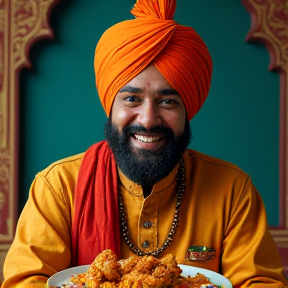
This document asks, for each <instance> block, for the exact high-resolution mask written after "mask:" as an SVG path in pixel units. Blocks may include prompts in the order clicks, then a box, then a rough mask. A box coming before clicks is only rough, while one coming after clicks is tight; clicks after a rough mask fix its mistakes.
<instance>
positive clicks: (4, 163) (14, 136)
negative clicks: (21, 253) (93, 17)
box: [0, 0, 60, 283]
mask: <svg viewBox="0 0 288 288" xmlns="http://www.w3.org/2000/svg"><path fill="white" fill-rule="evenodd" d="M58 2H60V0H13V1H12V0H0V267H1V269H0V283H1V279H2V277H3V275H2V274H1V273H2V263H3V260H4V257H5V255H6V253H7V250H8V248H9V246H10V244H11V242H12V240H13V237H14V231H15V226H16V221H17V218H18V217H17V216H18V211H17V206H18V205H17V204H18V196H17V194H18V158H19V157H18V156H19V155H18V146H19V144H18V143H19V123H18V121H19V73H20V71H21V69H22V68H24V67H28V68H29V67H31V64H30V61H29V51H30V48H31V47H32V45H33V44H34V43H35V42H37V41H38V40H40V39H44V38H49V39H52V38H53V36H54V35H53V31H52V30H51V28H50V26H49V16H50V12H51V11H52V9H53V8H54V6H55V5H56V4H57V3H58Z"/></svg>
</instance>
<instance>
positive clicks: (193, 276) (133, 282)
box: [47, 249, 232, 288]
mask: <svg viewBox="0 0 288 288" xmlns="http://www.w3.org/2000/svg"><path fill="white" fill-rule="evenodd" d="M47 286H48V287H49V288H98V287H101V288H130V287H143V288H164V287H169V288H172V287H173V288H200V287H201V288H205V287H207V288H216V287H221V288H232V284H231V282H230V280H229V279H227V278H226V277H224V276H223V275H221V274H219V273H216V272H214V271H211V270H207V269H203V268H198V267H194V266H188V265H182V264H178V263H177V261H176V259H175V257H174V256H173V255H171V254H167V255H165V256H164V257H162V258H159V259H158V258H155V257H154V256H151V255H150V256H148V255H146V256H141V257H140V256H133V257H129V258H128V259H120V260H118V259H117V257H116V255H115V254H114V253H113V252H112V251H111V250H109V249H107V250H104V251H103V252H101V253H100V254H99V255H98V256H97V257H96V258H95V260H94V261H93V263H92V264H91V265H82V266H77V267H72V268H68V269H65V270H63V271H60V272H58V273H56V274H54V275H53V276H51V277H50V278H49V279H48V282H47Z"/></svg>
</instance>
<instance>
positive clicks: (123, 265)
mask: <svg viewBox="0 0 288 288" xmlns="http://www.w3.org/2000/svg"><path fill="white" fill-rule="evenodd" d="M138 261H139V256H131V257H129V258H127V259H121V260H119V261H118V263H119V264H120V268H119V270H120V273H121V275H125V274H128V273H130V272H131V271H132V269H133V268H134V267H135V265H136V264H137V262H138Z"/></svg>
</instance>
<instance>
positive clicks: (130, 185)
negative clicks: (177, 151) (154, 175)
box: [118, 163, 179, 196]
mask: <svg viewBox="0 0 288 288" xmlns="http://www.w3.org/2000/svg"><path fill="white" fill-rule="evenodd" d="M178 168H179V163H178V164H177V165H176V166H175V167H174V168H173V170H172V171H171V172H170V173H169V175H168V176H166V177H165V178H163V179H162V180H161V181H159V182H158V183H156V184H155V185H154V186H153V189H152V194H153V193H161V192H163V191H164V190H165V189H167V188H168V187H169V186H170V185H172V183H173V182H174V181H175V179H176V176H177V172H178ZM118 174H119V179H120V182H121V184H122V185H123V186H124V187H125V189H126V190H127V191H128V192H129V193H131V194H133V195H135V196H140V195H143V191H142V187H141V185H139V184H137V183H135V182H133V181H131V180H130V179H129V178H127V177H126V176H125V175H124V174H123V173H122V171H121V170H120V168H119V167H118Z"/></svg>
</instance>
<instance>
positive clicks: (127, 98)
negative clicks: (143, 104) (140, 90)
mask: <svg viewBox="0 0 288 288" xmlns="http://www.w3.org/2000/svg"><path fill="white" fill-rule="evenodd" d="M124 100H125V101H128V102H135V101H137V97H135V96H128V97H125V98H124Z"/></svg>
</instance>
